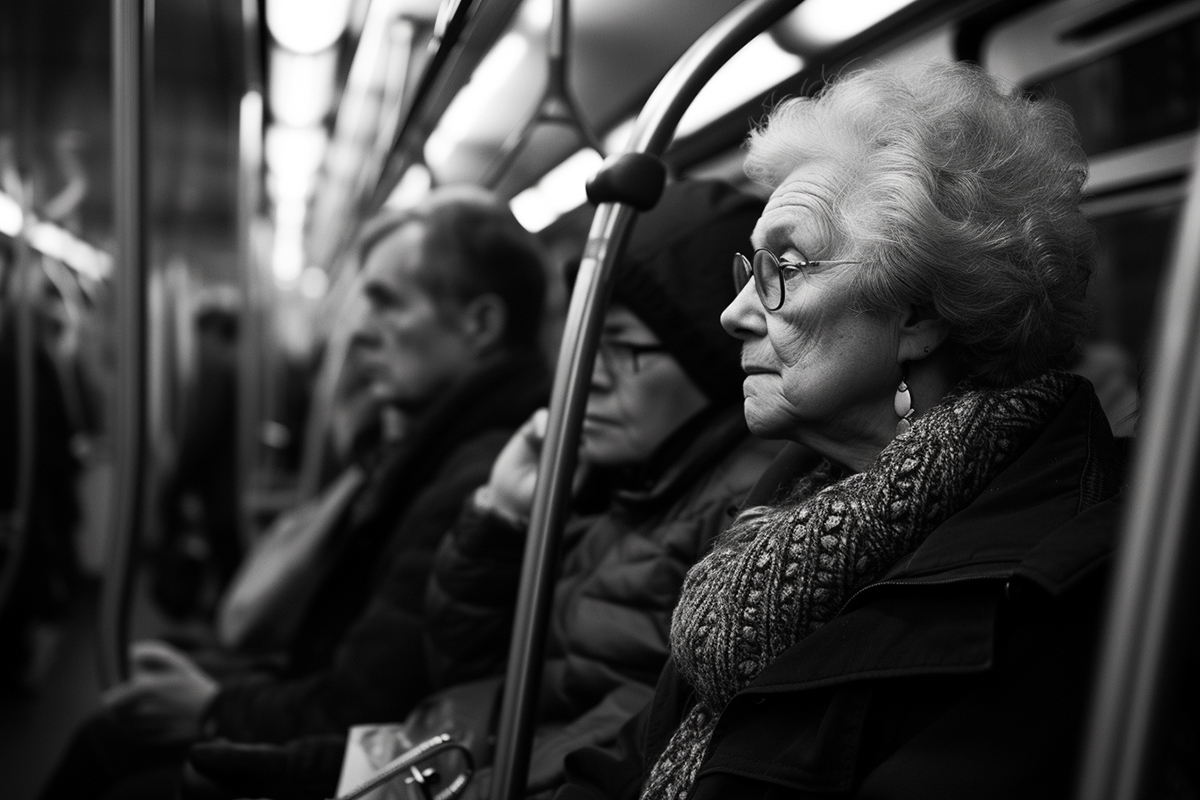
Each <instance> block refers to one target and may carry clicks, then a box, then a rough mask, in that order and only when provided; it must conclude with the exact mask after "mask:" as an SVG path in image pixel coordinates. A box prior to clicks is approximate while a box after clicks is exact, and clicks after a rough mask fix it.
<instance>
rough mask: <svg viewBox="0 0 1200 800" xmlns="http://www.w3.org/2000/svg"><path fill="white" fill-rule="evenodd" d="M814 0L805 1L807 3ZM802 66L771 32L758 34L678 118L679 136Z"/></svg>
mask: <svg viewBox="0 0 1200 800" xmlns="http://www.w3.org/2000/svg"><path fill="white" fill-rule="evenodd" d="M811 2H814V0H806V2H805V3H804V6H806V5H808V4H809V3H811ZM804 6H801V8H803V7H804ZM855 8H857V6H855ZM803 66H804V60H803V59H802V58H800V56H797V55H794V54H793V53H789V52H788V51H786V50H784V49H783V48H782V47H780V46H779V45H778V44H776V43H775V40H774V39H772V38H771V35H770V34H769V33H764V34H760V35H758V36H756V37H755V38H754V39H752V40H750V42H749V43H748V44H747V45H746V46H745V47H743V48H742V49H741V50H739V51H738V52H737V54H735V55H734V57H733V58H731V59H729V61H727V62H725V65H724V66H722V67H721V69H719V70H718V71H717V74H716V75H714V76H713V77H712V79H711V80H710V81H709V82H708V83H707V84H705V86H704V88H703V89H701V90H700V94H698V95H696V99H695V100H693V101H692V104H691V105H690V106H688V110H687V111H686V112H685V113H684V115H683V119H681V120H680V121H679V127H678V129H677V130H676V136H686V135H688V134H689V133H695V132H696V131H698V130H699V129H700V128H703V127H704V126H705V125H707V124H708V123H710V122H712V121H713V120H715V119H717V118H719V117H720V116H721V115H723V114H726V113H728V112H730V111H732V110H733V109H735V108H737V107H738V106H740V105H741V104H742V103H745V102H746V101H748V100H752V99H753V98H755V97H757V96H758V95H760V94H762V93H763V92H766V91H768V90H770V89H771V88H773V87H774V86H776V85H778V84H779V82H780V81H782V80H784V79H786V78H790V77H791V76H792V75H795V74H796V73H797V72H799V71H800V68H801V67H803Z"/></svg>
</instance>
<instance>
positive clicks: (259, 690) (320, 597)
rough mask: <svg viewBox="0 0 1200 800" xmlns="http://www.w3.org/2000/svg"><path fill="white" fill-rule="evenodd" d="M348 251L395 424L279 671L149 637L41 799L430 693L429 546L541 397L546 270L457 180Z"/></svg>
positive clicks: (529, 245)
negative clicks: (226, 742)
mask: <svg viewBox="0 0 1200 800" xmlns="http://www.w3.org/2000/svg"><path fill="white" fill-rule="evenodd" d="M360 253H361V258H362V269H363V282H362V290H363V292H364V293H365V295H366V298H367V301H368V306H369V309H368V312H367V314H366V315H365V317H364V319H363V321H362V323H361V325H360V326H359V328H358V330H357V331H356V333H355V336H354V340H355V344H354V346H355V347H356V348H358V350H359V351H360V357H361V364H362V366H363V367H364V368H365V369H366V370H367V371H368V372H369V374H370V379H371V384H372V389H371V390H372V391H373V392H374V393H375V394H376V395H377V396H378V397H379V398H380V399H381V401H382V402H386V403H389V404H394V405H396V406H397V407H399V408H400V409H401V410H402V411H403V412H404V414H405V416H406V417H407V419H408V422H409V430H408V432H407V435H406V436H404V438H403V439H402V440H400V441H399V442H397V443H395V444H393V445H391V446H388V447H385V448H382V449H380V450H376V451H374V452H373V453H372V454H371V455H370V457H369V458H368V459H367V460H366V461H365V462H364V464H363V467H364V472H365V475H366V478H365V480H364V481H363V482H362V485H361V487H360V488H359V489H358V490H357V492H356V493H355V494H354V497H353V499H352V501H351V502H349V503H348V504H347V507H346V509H345V511H344V513H342V514H340V516H338V518H337V521H336V524H335V525H334V527H333V530H332V532H331V534H330V536H329V537H328V538H327V540H326V549H324V550H323V551H322V553H321V558H320V562H321V565H322V566H323V571H322V572H323V574H321V575H320V576H319V578H318V579H317V580H316V582H315V585H314V586H311V587H309V588H310V591H311V595H310V599H308V600H307V601H306V602H305V603H304V613H303V614H302V615H301V616H300V619H299V623H298V626H297V628H296V633H295V635H294V636H293V637H292V639H291V641H290V642H289V643H288V646H287V648H286V652H285V658H284V667H283V668H282V669H281V670H278V671H275V672H270V673H266V672H258V673H253V674H243V673H240V672H237V671H233V672H231V674H226V675H221V674H210V673H209V672H208V671H206V670H205V669H204V668H203V667H202V666H201V665H199V664H197V663H196V662H195V661H193V660H192V659H191V658H189V657H188V656H187V655H186V654H184V653H182V652H180V651H179V650H177V649H175V648H173V647H171V646H169V645H167V644H165V643H163V642H141V643H138V644H137V645H135V646H134V650H133V654H132V672H133V676H132V678H131V679H130V680H129V681H128V682H126V683H124V684H121V685H118V686H117V687H115V688H114V689H112V690H110V691H109V692H108V693H107V694H106V695H105V709H104V710H103V712H102V713H100V714H98V715H96V716H95V717H93V718H92V719H91V720H90V721H89V722H87V723H86V724H85V725H84V726H83V727H82V728H81V729H80V730H79V731H77V733H76V735H75V736H74V738H73V739H72V741H71V743H70V744H69V745H68V748H67V751H66V753H65V755H64V756H63V758H62V760H61V761H60V763H59V765H58V768H57V769H56V772H55V773H54V775H53V776H52V778H51V780H50V781H49V783H48V784H47V785H46V786H45V787H44V789H43V793H42V797H44V798H57V797H63V798H65V797H71V798H85V797H122V796H125V797H155V796H164V797H169V796H171V793H172V792H173V791H174V789H173V785H174V782H175V780H176V777H177V775H178V770H179V764H180V763H181V761H182V757H183V754H184V753H185V751H186V749H187V746H188V745H189V744H190V743H191V742H193V741H195V740H196V739H197V738H200V737H205V738H207V737H223V738H226V739H230V740H233V741H239V742H278V741H286V740H288V739H291V738H295V737H298V736H303V735H310V734H319V733H335V732H343V731H345V730H346V728H347V727H348V726H350V725H353V724H355V723H359V722H364V721H369V720H378V719H381V718H383V719H387V718H400V717H402V716H403V715H404V714H405V713H407V711H408V710H409V709H410V708H411V707H412V705H413V703H415V702H416V701H417V700H418V699H419V698H421V697H423V696H424V695H426V694H427V693H428V692H429V691H430V689H431V688H432V683H431V681H430V679H429V678H428V677H427V675H426V671H425V664H424V661H423V659H421V658H420V657H419V655H418V654H419V653H420V646H421V634H422V628H421V605H422V600H423V591H424V586H425V583H426V580H427V576H428V572H429V568H430V564H431V562H432V557H433V553H434V551H435V549H436V548H437V546H438V542H439V541H440V539H441V538H442V536H443V535H444V533H445V532H446V531H447V530H448V529H449V528H450V526H451V525H452V524H453V522H454V519H455V517H456V516H457V515H458V513H459V510H460V509H461V507H462V504H463V502H464V501H465V499H466V498H467V496H468V495H469V494H470V492H472V491H473V490H474V489H475V488H476V487H478V486H479V485H480V484H481V483H483V482H484V481H486V479H487V476H488V474H489V471H490V469H491V465H492V462H493V461H494V460H495V458H496V455H497V454H498V453H499V451H500V449H501V448H502V447H503V446H504V444H505V442H507V441H508V439H509V437H510V436H511V434H512V433H513V431H514V430H515V429H516V428H517V427H518V426H519V425H520V424H521V423H522V422H524V421H525V420H526V419H527V418H528V417H529V415H530V414H531V413H532V411H533V410H534V409H536V408H537V407H538V406H539V405H541V404H543V403H544V402H545V399H546V388H547V384H546V370H545V363H544V360H543V358H542V356H541V353H540V351H539V349H538V334H539V326H540V320H541V311H542V291H543V285H544V269H545V265H544V261H543V258H542V252H541V249H540V247H539V246H538V244H537V242H536V240H535V239H534V238H533V237H532V235H531V234H529V233H528V232H527V231H526V230H525V229H524V228H522V227H521V226H520V225H519V224H518V223H517V221H516V219H515V218H514V217H513V216H512V213H511V212H510V211H509V210H508V208H507V206H505V205H503V204H501V203H500V202H498V201H497V200H496V199H495V198H494V197H493V196H492V195H490V194H489V193H486V192H483V191H481V190H473V189H466V188H462V189H445V190H439V191H436V192H434V193H432V194H431V195H430V196H429V197H427V198H426V199H425V200H424V201H422V203H420V204H419V205H418V206H416V207H414V208H412V209H410V210H407V211H405V212H399V213H398V212H391V213H388V214H386V215H384V216H381V217H379V218H376V219H375V220H373V221H372V222H371V223H369V224H368V225H367V226H366V228H365V230H364V232H363V234H362V239H361V244H360Z"/></svg>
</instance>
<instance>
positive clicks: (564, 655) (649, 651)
mask: <svg viewBox="0 0 1200 800" xmlns="http://www.w3.org/2000/svg"><path fill="white" fill-rule="evenodd" d="M778 449H779V448H778V445H776V444H774V443H768V442H762V441H760V440H756V439H753V438H752V437H750V436H748V435H747V436H746V437H745V439H744V440H743V441H742V442H741V443H740V444H739V445H738V446H737V447H735V448H734V449H733V450H732V452H730V453H729V454H728V455H727V456H726V457H725V458H724V459H723V460H722V461H721V462H720V463H719V464H717V465H716V466H715V467H714V468H713V469H712V470H710V471H709V472H708V473H707V475H706V476H705V477H704V478H703V479H701V480H700V481H698V482H697V483H696V484H695V485H694V486H692V487H691V488H690V489H689V490H688V491H687V492H686V493H685V494H684V495H683V496H682V497H681V498H680V499H679V500H678V501H677V502H675V503H674V504H673V505H672V506H671V507H670V509H669V510H667V511H666V512H664V513H660V514H657V515H654V516H651V517H648V518H644V519H640V520H630V519H628V518H626V517H624V516H622V515H621V514H613V515H609V516H606V517H605V518H603V519H601V520H599V521H597V522H596V523H595V524H594V525H593V526H592V528H591V530H589V531H588V532H587V535H586V536H585V538H584V540H583V541H581V542H580V544H579V545H578V546H577V547H576V548H575V549H574V550H572V552H571V555H570V558H569V560H568V563H567V564H566V565H565V567H564V577H563V578H562V579H561V580H560V581H559V586H558V589H557V592H556V597H555V613H554V618H553V624H552V628H551V639H552V641H551V647H552V651H557V653H559V654H561V655H559V656H558V657H556V658H554V659H552V660H551V661H550V663H548V664H547V666H546V672H545V677H544V679H543V713H545V714H546V715H548V716H549V717H550V718H563V719H572V718H574V717H576V716H578V715H581V714H583V713H586V712H587V711H588V710H589V709H591V708H593V707H594V706H596V705H598V704H600V703H602V702H603V701H604V699H605V697H606V696H608V694H609V693H610V692H612V691H614V690H615V689H617V688H619V687H621V686H623V685H625V684H628V683H631V682H632V683H636V684H639V685H643V686H653V685H654V684H655V682H656V681H657V680H658V676H659V673H660V671H661V670H662V666H663V664H664V663H665V662H666V660H667V656H668V654H669V648H670V642H669V637H670V628H671V614H672V613H673V612H674V610H675V605H676V603H677V602H678V600H679V593H680V591H681V590H682V588H683V581H684V578H685V577H686V576H687V573H688V571H689V570H690V569H691V568H692V565H693V564H695V563H696V561H698V560H699V559H700V558H701V557H702V556H703V555H704V554H705V553H706V552H707V551H708V549H709V548H710V547H711V545H712V542H713V541H714V540H715V539H716V538H717V536H719V535H720V534H721V533H722V532H723V531H724V530H725V529H726V528H728V527H729V525H730V524H731V523H732V522H733V516H734V513H735V511H736V509H737V508H738V507H739V506H740V504H741V502H742V500H743V499H744V498H745V496H746V494H747V493H748V492H749V490H750V487H751V486H752V485H753V484H754V481H755V480H756V479H757V478H758V476H759V475H760V474H761V473H762V471H763V470H764V469H765V468H766V466H767V464H768V463H770V461H771V459H772V457H773V456H774V455H775V453H776V452H777V451H778Z"/></svg>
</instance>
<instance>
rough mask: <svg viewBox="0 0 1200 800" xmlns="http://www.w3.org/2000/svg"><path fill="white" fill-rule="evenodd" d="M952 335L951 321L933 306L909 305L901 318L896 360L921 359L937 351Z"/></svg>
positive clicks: (904, 361) (902, 361)
mask: <svg viewBox="0 0 1200 800" xmlns="http://www.w3.org/2000/svg"><path fill="white" fill-rule="evenodd" d="M949 335H950V323H948V322H946V320H944V319H942V318H941V317H939V316H938V315H937V313H936V312H935V311H934V310H933V309H932V308H925V307H921V306H915V305H914V306H909V308H908V311H907V312H905V313H904V314H903V316H901V318H900V336H899V340H898V341H897V347H896V361H897V363H900V364H905V363H908V362H910V361H920V360H921V359H924V358H928V357H929V356H931V355H933V353H934V352H936V351H937V349H938V348H939V347H941V346H942V343H943V342H945V341H946V337H948V336H949Z"/></svg>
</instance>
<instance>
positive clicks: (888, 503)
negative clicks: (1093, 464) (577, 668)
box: [642, 373, 1076, 800]
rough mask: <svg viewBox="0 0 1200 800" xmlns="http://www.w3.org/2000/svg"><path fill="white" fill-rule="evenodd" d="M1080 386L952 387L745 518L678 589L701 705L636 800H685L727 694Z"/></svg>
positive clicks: (884, 564)
mask: <svg viewBox="0 0 1200 800" xmlns="http://www.w3.org/2000/svg"><path fill="white" fill-rule="evenodd" d="M1075 385H1076V380H1075V379H1073V378H1071V377H1070V376H1068V375H1066V374H1063V373H1052V374H1048V375H1045V376H1042V377H1041V378H1036V379H1034V380H1030V381H1027V382H1026V383H1023V384H1021V385H1019V386H1016V387H1014V388H1011V389H1004V390H996V389H981V388H978V387H972V386H966V385H963V386H960V387H958V388H956V389H955V390H954V391H952V392H951V393H950V394H949V395H947V397H946V398H945V399H944V400H943V401H942V403H940V404H939V405H938V406H936V407H935V408H932V409H930V410H929V411H927V412H926V413H925V414H924V415H922V416H921V417H920V418H919V419H918V420H917V421H916V423H915V424H914V425H913V426H912V428H911V429H910V430H909V431H908V432H906V433H904V434H901V435H900V436H897V437H896V438H895V439H894V440H893V441H892V442H891V444H889V445H888V446H887V447H885V448H884V449H883V451H882V452H881V453H880V454H879V457H878V458H877V459H876V460H875V461H874V462H873V463H872V465H871V466H870V467H869V468H868V469H867V470H865V471H864V472H860V473H857V474H854V475H850V476H849V477H846V478H844V479H842V480H838V481H833V480H832V479H831V477H830V470H829V469H828V468H826V469H824V470H821V469H818V470H817V471H816V472H815V473H814V474H813V475H812V476H810V477H809V478H808V479H806V480H804V481H802V482H801V484H800V485H799V486H797V487H796V488H795V489H793V491H792V492H791V494H790V495H789V497H788V498H787V500H785V501H784V502H783V503H781V504H779V505H777V506H773V507H770V508H758V509H749V510H747V511H746V512H744V513H743V514H742V515H741V516H740V517H739V519H738V521H737V522H736V523H734V525H733V526H732V527H731V528H730V529H729V531H728V532H726V534H725V535H724V536H723V537H722V538H721V540H720V541H718V543H717V545H716V547H715V548H714V549H713V551H712V552H711V553H709V554H708V555H707V556H706V557H705V558H704V559H702V560H701V561H700V562H699V563H698V564H696V566H695V567H693V568H692V570H691V572H689V573H688V576H687V580H686V581H685V583H684V587H683V593H682V595H681V597H680V600H679V605H678V606H677V607H676V609H675V614H674V617H673V618H672V622H671V654H672V656H673V658H674V659H675V663H676V666H677V667H678V670H679V673H680V675H681V676H682V677H683V678H684V679H685V680H686V681H687V682H688V683H689V684H690V685H691V687H692V688H693V689H694V690H695V693H696V697H697V703H696V705H695V706H694V707H693V708H692V709H691V711H689V712H688V714H687V715H686V716H685V717H684V719H683V722H682V723H681V724H680V726H679V728H678V729H677V730H676V731H675V733H674V735H673V736H672V737H671V740H670V741H669V742H668V744H667V747H666V750H665V751H664V752H663V754H662V755H661V756H660V757H659V759H658V761H657V762H656V763H655V765H654V768H653V770H652V771H651V773H650V777H649V779H648V780H647V782H646V786H645V787H644V789H643V791H642V800H677V798H680V799H681V798H683V797H685V796H686V795H687V793H688V791H689V790H690V788H691V785H692V783H693V781H694V780H695V777H696V772H697V770H698V769H699V767H700V762H701V760H702V759H703V757H704V753H705V751H706V749H707V747H708V742H709V739H710V738H711V736H712V732H713V728H714V727H715V726H716V722H717V718H718V716H719V714H720V711H721V710H722V709H723V708H724V707H725V705H726V704H727V703H728V702H729V701H730V700H731V699H732V698H733V696H734V695H735V694H736V693H737V692H738V691H740V690H741V689H742V688H743V687H745V686H746V685H747V684H749V683H750V681H751V680H753V679H754V678H755V677H756V676H757V675H758V674H759V672H761V671H762V670H763V668H764V667H766V666H767V665H768V664H770V663H771V662H772V661H773V660H774V659H775V658H776V657H778V656H779V655H780V654H781V653H783V651H784V650H786V649H788V648H789V647H791V646H792V645H793V644H795V643H796V642H798V641H799V640H801V639H803V638H804V637H805V636H808V635H809V634H810V633H812V632H813V631H814V630H816V629H817V628H819V627H820V626H822V625H824V624H825V623H826V622H828V621H829V620H831V619H833V617H834V616H835V615H836V614H837V613H838V611H839V610H840V609H841V607H842V605H843V604H844V603H845V602H846V601H847V600H849V598H850V596H851V595H852V594H853V593H854V592H855V591H857V590H858V589H860V588H862V587H863V586H866V585H867V584H869V583H871V582H873V581H875V580H877V579H878V578H879V577H881V576H882V575H883V574H884V573H885V572H887V571H888V570H889V569H890V568H891V567H892V566H893V565H894V564H896V562H897V561H899V560H900V559H901V558H903V557H904V556H906V555H908V554H909V553H911V552H913V551H914V550H916V548H917V547H918V546H919V545H920V544H921V543H922V542H923V541H924V540H925V538H926V537H927V536H928V535H929V534H930V533H932V532H933V530H934V528H936V527H937V526H938V525H940V524H941V523H942V522H944V521H945V520H946V519H948V518H949V517H950V516H952V515H953V514H955V513H956V512H958V511H959V510H960V509H962V508H963V507H965V506H966V505H967V504H968V503H970V502H971V501H972V500H974V499H975V498H976V497H977V496H978V495H979V494H980V492H982V491H983V489H984V487H985V486H986V485H987V484H988V483H989V482H990V481H991V480H992V478H994V477H995V476H996V475H997V474H998V473H999V472H1000V471H1001V470H1002V469H1003V468H1004V467H1005V466H1006V465H1007V464H1008V463H1009V462H1010V461H1011V460H1012V459H1013V458H1014V457H1015V456H1017V455H1018V454H1020V453H1021V452H1022V451H1023V450H1024V449H1025V448H1026V447H1027V446H1028V445H1029V444H1030V443H1031V442H1032V440H1033V439H1034V438H1035V437H1036V436H1037V434H1039V433H1040V432H1041V431H1042V429H1043V428H1044V427H1045V426H1046V424H1047V422H1048V421H1049V420H1050V419H1051V418H1052V417H1053V416H1054V415H1055V414H1056V413H1057V412H1058V411H1059V410H1060V409H1061V408H1062V406H1063V403H1064V402H1065V399H1066V396H1067V394H1068V393H1069V392H1070V391H1071V390H1072V389H1073V388H1074V387H1075Z"/></svg>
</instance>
